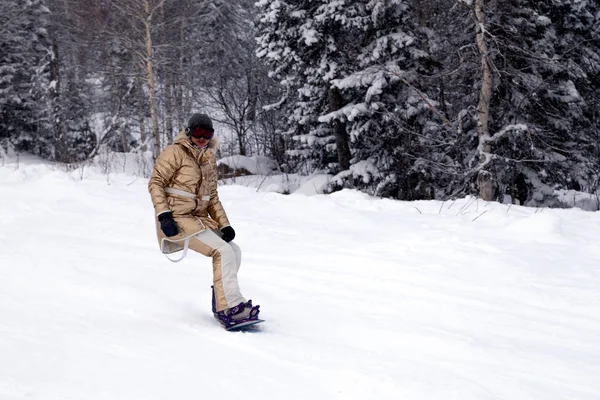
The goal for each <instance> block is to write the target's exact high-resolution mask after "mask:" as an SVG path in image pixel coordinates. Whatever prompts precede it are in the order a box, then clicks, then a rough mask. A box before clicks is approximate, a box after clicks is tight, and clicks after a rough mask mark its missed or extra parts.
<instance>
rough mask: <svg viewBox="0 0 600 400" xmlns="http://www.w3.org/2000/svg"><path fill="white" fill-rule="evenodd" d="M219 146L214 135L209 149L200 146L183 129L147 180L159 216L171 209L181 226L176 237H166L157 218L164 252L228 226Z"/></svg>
mask: <svg viewBox="0 0 600 400" xmlns="http://www.w3.org/2000/svg"><path fill="white" fill-rule="evenodd" d="M216 147H217V140H216V138H213V139H211V140H210V141H209V142H208V146H207V148H206V149H199V148H197V147H195V146H194V145H193V144H192V142H191V141H190V139H189V138H188V137H187V135H186V134H185V132H181V133H180V134H179V135H177V137H176V138H175V141H174V142H173V144H172V145H170V146H167V147H166V148H165V149H164V150H163V152H162V153H161V154H160V155H159V156H158V158H157V160H156V164H155V165H154V170H153V171H152V177H151V178H150V181H149V182H148V191H149V192H150V196H151V197H152V204H154V211H155V213H156V216H158V215H159V214H161V213H163V212H165V211H172V212H173V217H174V219H175V222H176V223H177V226H178V227H179V234H178V235H177V236H173V237H170V238H166V237H165V235H164V233H163V232H162V230H161V229H160V223H159V222H158V220H157V222H156V235H157V238H158V242H159V244H160V245H161V250H162V251H163V252H164V253H173V252H175V251H178V250H181V249H182V248H183V241H184V240H185V239H186V238H188V237H190V236H193V235H196V234H198V233H199V232H201V231H203V230H205V229H216V228H223V227H225V226H229V220H228V219H227V214H226V213H225V210H224V209H223V206H222V205H221V201H220V200H219V195H218V193H217V161H216V158H215V154H214V152H215V149H216ZM155 219H156V217H155ZM164 238H166V239H167V240H166V241H164V243H163V240H162V239H164Z"/></svg>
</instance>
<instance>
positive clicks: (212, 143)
mask: <svg viewBox="0 0 600 400" xmlns="http://www.w3.org/2000/svg"><path fill="white" fill-rule="evenodd" d="M173 144H178V145H181V146H184V147H185V148H186V149H189V150H191V151H193V152H204V150H211V151H212V152H213V153H214V152H215V151H216V149H217V146H218V144H219V141H218V140H217V138H216V137H213V138H212V139H210V140H209V141H208V145H207V146H206V147H205V148H204V149H201V148H199V147H196V146H194V144H193V143H192V140H191V139H190V138H189V137H188V136H187V135H186V133H185V131H181V132H179V134H177V136H176V137H175V140H174V141H173Z"/></svg>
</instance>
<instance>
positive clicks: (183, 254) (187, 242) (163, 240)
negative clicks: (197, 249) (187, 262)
mask: <svg viewBox="0 0 600 400" xmlns="http://www.w3.org/2000/svg"><path fill="white" fill-rule="evenodd" d="M190 237H191V236H188V237H186V238H185V240H184V242H183V253H182V254H181V257H179V258H178V259H177V260H174V259H172V258H171V257H169V256H168V255H167V253H165V251H164V248H165V241H169V239H167V238H163V239H162V240H161V241H160V242H161V249H162V250H163V254H164V255H165V257H167V260H169V261H171V262H174V263H178V262H179V261H181V260H183V259H184V258H185V256H186V255H187V251H188V247H189V246H190Z"/></svg>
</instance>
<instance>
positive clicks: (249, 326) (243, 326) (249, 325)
mask: <svg viewBox="0 0 600 400" xmlns="http://www.w3.org/2000/svg"><path fill="white" fill-rule="evenodd" d="M261 322H265V320H264V319H253V320H250V321H244V322H240V323H238V324H235V325H232V326H224V328H225V329H226V330H228V331H230V332H231V331H248V330H253V329H254V328H255V327H256V324H260V323H261ZM221 325H222V324H221Z"/></svg>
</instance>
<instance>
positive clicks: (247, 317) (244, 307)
mask: <svg viewBox="0 0 600 400" xmlns="http://www.w3.org/2000/svg"><path fill="white" fill-rule="evenodd" d="M259 308H260V306H253V305H252V300H248V301H247V302H246V303H243V302H242V303H240V304H238V305H237V306H235V307H231V308H228V309H226V310H223V311H219V312H217V313H215V318H217V319H218V320H219V322H221V324H223V325H224V326H226V327H230V326H234V325H236V324H239V323H240V322H246V321H253V320H257V319H258V314H259V313H260V309H259Z"/></svg>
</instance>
